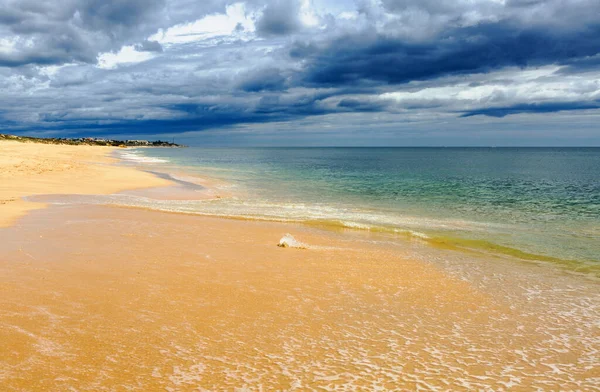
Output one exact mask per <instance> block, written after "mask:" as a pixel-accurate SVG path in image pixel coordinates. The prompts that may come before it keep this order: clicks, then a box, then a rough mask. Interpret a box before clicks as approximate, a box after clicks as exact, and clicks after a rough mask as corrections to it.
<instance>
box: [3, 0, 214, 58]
mask: <svg viewBox="0 0 600 392" xmlns="http://www.w3.org/2000/svg"><path fill="white" fill-rule="evenodd" d="M184 5H188V6H189V9H188V10H187V11H186V12H182V10H181V6H184ZM225 5H226V2H225V1H221V0H213V1H203V2H202V3H201V4H197V3H190V2H189V1H187V0H171V1H168V2H167V0H58V1H43V2H42V1H38V0H0V37H2V38H5V39H9V40H12V41H14V48H13V51H12V53H10V54H0V67H19V66H23V65H29V64H32V65H50V64H64V63H71V62H81V63H95V62H96V59H97V56H98V54H99V53H101V52H106V51H117V50H118V49H120V48H121V46H122V45H124V44H136V43H137V44H139V45H140V48H141V49H142V50H148V49H152V50H153V51H158V46H157V45H156V44H151V43H148V42H147V41H146V40H145V39H146V37H147V36H149V35H150V34H153V33H155V32H156V31H157V30H158V29H159V28H165V27H169V26H172V25H173V24H176V23H181V22H186V21H192V20H195V19H197V18H198V17H201V16H203V15H205V14H206V13H208V12H215V11H219V10H222V9H224V7H225Z"/></svg>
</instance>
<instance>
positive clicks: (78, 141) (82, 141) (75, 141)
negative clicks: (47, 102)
mask: <svg viewBox="0 0 600 392" xmlns="http://www.w3.org/2000/svg"><path fill="white" fill-rule="evenodd" d="M0 140H14V141H17V142H22V143H43V144H69V145H88V146H112V147H184V146H183V145H180V144H175V143H171V142H166V141H162V140H155V141H148V140H113V139H102V138H93V137H84V138H39V137H30V136H16V135H5V134H2V133H0Z"/></svg>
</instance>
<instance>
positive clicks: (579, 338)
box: [0, 147, 600, 391]
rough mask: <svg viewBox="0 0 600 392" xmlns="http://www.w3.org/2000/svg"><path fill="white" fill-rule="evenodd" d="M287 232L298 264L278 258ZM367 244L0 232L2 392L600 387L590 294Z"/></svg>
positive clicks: (591, 289) (37, 216)
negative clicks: (447, 265)
mask: <svg viewBox="0 0 600 392" xmlns="http://www.w3.org/2000/svg"><path fill="white" fill-rule="evenodd" d="M77 148H79V147H77ZM96 167H98V168H100V167H104V166H96ZM107 167H110V166H107ZM287 232H291V233H292V234H294V236H296V238H297V239H298V240H300V241H302V242H303V243H305V244H307V245H308V249H290V248H286V249H284V248H279V247H277V246H276V244H277V242H278V241H279V239H280V238H281V237H282V236H283V235H284V234H285V233H287ZM372 239H376V238H359V237H357V236H353V235H344V234H335V233H331V232H326V231H321V230H319V229H314V228H307V227H301V226H297V225H289V224H281V223H267V222H251V221H236V220H226V219H218V218H210V217H200V216H191V215H189V216H188V215H177V214H168V213H162V212H154V211H144V210H134V209H126V208H115V207H105V206H53V207H51V208H48V209H44V210H38V211H34V212H32V213H31V214H29V215H27V216H25V217H23V218H21V219H19V221H18V223H17V225H15V226H12V227H9V228H4V229H0V390H3V391H4V390H7V391H48V390H51V391H68V390H76V391H131V390H139V391H160V390H164V391H202V390H235V389H236V388H237V389H238V390H418V389H421V390H477V389H479V390H506V389H510V390H533V389H536V388H537V389H542V390H558V389H561V390H593V389H594V388H596V387H597V386H598V385H599V382H600V371H599V369H598V350H599V348H600V340H599V338H600V333H599V332H600V331H599V329H598V328H599V326H598V316H599V312H600V310H599V306H600V301H598V300H599V299H600V298H599V297H598V296H597V295H596V294H598V290H596V289H597V286H593V285H594V283H590V284H588V283H585V284H584V283H581V282H582V281H580V280H577V279H576V278H569V277H566V276H562V275H552V274H550V275H548V277H547V278H543V279H542V278H537V277H538V276H544V274H542V275H540V274H539V273H538V274H531V276H529V275H527V274H526V273H529V272H536V271H532V270H531V269H528V268H526V267H522V268H521V267H520V266H519V265H516V264H515V268H516V271H517V272H516V273H514V274H512V275H511V272H508V271H504V270H503V268H504V267H503V264H497V265H495V267H494V269H490V270H486V269H485V268H484V269H483V270H482V271H483V273H481V274H479V273H478V269H477V268H480V267H481V266H483V267H485V264H482V263H478V264H477V266H478V267H477V268H472V269H465V270H464V271H460V270H451V269H446V268H444V267H443V263H442V264H434V263H429V262H426V261H422V260H419V259H418V258H416V257H415V254H412V253H411V252H410V251H409V249H405V250H404V249H403V248H401V247H398V246H392V245H389V244H385V243H379V242H370V241H369V240H372ZM479 261H480V260H478V262H479ZM519 268H521V269H519ZM531 268H537V267H531Z"/></svg>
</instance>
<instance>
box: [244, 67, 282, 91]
mask: <svg viewBox="0 0 600 392" xmlns="http://www.w3.org/2000/svg"><path fill="white" fill-rule="evenodd" d="M239 88H240V89H242V90H244V91H248V92H260V91H281V90H284V89H285V88H286V78H285V76H284V75H283V74H282V72H281V70H279V69H277V68H265V69H261V70H258V71H253V72H250V73H248V74H246V75H242V77H241V80H240V82H239Z"/></svg>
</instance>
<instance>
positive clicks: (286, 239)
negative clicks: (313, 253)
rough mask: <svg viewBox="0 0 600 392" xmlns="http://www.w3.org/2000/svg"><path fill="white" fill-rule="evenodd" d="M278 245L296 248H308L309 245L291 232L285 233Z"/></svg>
mask: <svg viewBox="0 0 600 392" xmlns="http://www.w3.org/2000/svg"><path fill="white" fill-rule="evenodd" d="M277 246H279V247H281V248H296V249H306V248H308V246H307V245H306V244H304V243H302V242H300V241H298V240H296V239H295V238H294V236H292V235H291V234H286V235H284V236H283V237H282V238H281V239H280V240H279V243H278V244H277Z"/></svg>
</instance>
